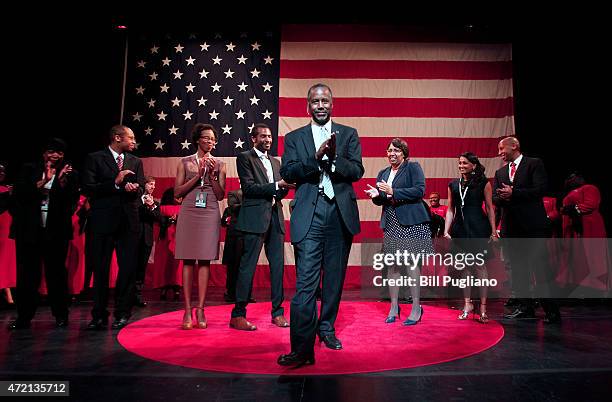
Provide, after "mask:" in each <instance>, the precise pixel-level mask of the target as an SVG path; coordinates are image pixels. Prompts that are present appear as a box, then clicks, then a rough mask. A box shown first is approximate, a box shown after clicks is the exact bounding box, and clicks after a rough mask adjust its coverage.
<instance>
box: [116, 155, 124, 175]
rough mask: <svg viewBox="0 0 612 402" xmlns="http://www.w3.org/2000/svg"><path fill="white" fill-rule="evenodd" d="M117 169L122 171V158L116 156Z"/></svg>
mask: <svg viewBox="0 0 612 402" xmlns="http://www.w3.org/2000/svg"><path fill="white" fill-rule="evenodd" d="M117 167H118V168H119V171H121V170H123V157H122V156H121V155H119V156H117Z"/></svg>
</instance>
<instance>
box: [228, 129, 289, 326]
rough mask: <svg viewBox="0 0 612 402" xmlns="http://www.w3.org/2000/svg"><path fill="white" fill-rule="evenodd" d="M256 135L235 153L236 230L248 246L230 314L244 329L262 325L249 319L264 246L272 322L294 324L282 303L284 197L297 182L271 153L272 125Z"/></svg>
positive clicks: (258, 131) (232, 319) (256, 131)
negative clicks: (238, 198) (238, 202)
mask: <svg viewBox="0 0 612 402" xmlns="http://www.w3.org/2000/svg"><path fill="white" fill-rule="evenodd" d="M251 140H252V141H253V148H252V149H251V150H249V151H245V152H242V153H240V154H238V156H237V157H236V167H237V169H238V177H239V178H240V187H241V188H242V194H243V196H242V198H243V199H242V206H241V208H240V214H239V215H238V223H237V225H236V229H238V230H239V231H241V232H242V233H243V242H244V251H243V254H242V257H241V258H240V268H239V269H238V280H237V283H236V305H235V307H234V309H233V310H232V317H231V319H230V327H232V328H235V329H239V330H244V331H254V330H255V329H257V327H256V326H255V325H253V324H251V323H250V322H249V321H247V319H246V306H247V304H248V298H249V293H250V291H251V287H252V284H253V276H254V275H255V269H256V267H257V260H258V259H259V254H260V253H261V248H262V246H263V245H265V250H266V257H267V258H268V261H269V263H270V282H271V285H272V286H271V293H272V323H273V324H274V325H276V326H278V327H288V326H289V323H288V322H287V319H286V318H285V316H284V309H283V306H282V303H283V300H284V295H283V273H284V270H285V257H284V240H285V217H284V215H283V204H282V201H281V200H282V199H283V198H284V197H285V196H286V195H287V192H288V191H289V188H290V187H293V186H291V185H289V184H288V183H287V182H285V180H283V179H282V178H281V177H280V173H279V170H280V162H279V161H278V160H277V159H276V158H273V157H270V156H269V155H268V151H270V148H271V146H272V131H271V130H270V127H268V126H266V125H265V124H261V123H260V124H256V125H255V127H254V128H253V130H252V131H251Z"/></svg>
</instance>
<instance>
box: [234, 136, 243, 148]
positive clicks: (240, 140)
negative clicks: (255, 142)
mask: <svg viewBox="0 0 612 402" xmlns="http://www.w3.org/2000/svg"><path fill="white" fill-rule="evenodd" d="M234 144H236V146H235V147H234V148H242V144H244V141H242V139H240V138H238V140H237V141H234Z"/></svg>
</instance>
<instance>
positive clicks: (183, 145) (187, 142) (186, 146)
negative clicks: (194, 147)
mask: <svg viewBox="0 0 612 402" xmlns="http://www.w3.org/2000/svg"><path fill="white" fill-rule="evenodd" d="M181 145H182V147H183V148H182V149H189V145H191V143H190V142H189V141H187V140H185V141H184V142H181Z"/></svg>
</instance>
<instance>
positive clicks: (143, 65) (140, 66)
mask: <svg viewBox="0 0 612 402" xmlns="http://www.w3.org/2000/svg"><path fill="white" fill-rule="evenodd" d="M146 64H147V62H146V61H144V60H140V61H139V62H138V68H145V65H146Z"/></svg>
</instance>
